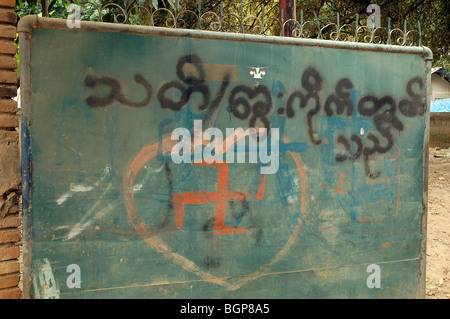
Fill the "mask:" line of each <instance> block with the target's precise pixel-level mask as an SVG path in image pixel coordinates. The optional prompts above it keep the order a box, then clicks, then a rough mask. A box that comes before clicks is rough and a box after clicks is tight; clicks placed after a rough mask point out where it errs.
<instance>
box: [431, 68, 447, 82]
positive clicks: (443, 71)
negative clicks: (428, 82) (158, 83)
mask: <svg viewBox="0 0 450 319" xmlns="http://www.w3.org/2000/svg"><path fill="white" fill-rule="evenodd" d="M431 74H436V75H439V76H440V77H441V78H443V79H445V80H447V81H449V82H450V72H448V71H447V70H446V69H444V68H432V69H431Z"/></svg>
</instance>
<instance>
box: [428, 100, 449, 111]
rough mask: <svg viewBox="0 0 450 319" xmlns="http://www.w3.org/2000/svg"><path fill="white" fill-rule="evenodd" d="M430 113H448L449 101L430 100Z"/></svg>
mask: <svg viewBox="0 0 450 319" xmlns="http://www.w3.org/2000/svg"><path fill="white" fill-rule="evenodd" d="M430 112H450V99H438V100H431V102H430Z"/></svg>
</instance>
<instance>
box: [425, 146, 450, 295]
mask: <svg viewBox="0 0 450 319" xmlns="http://www.w3.org/2000/svg"><path fill="white" fill-rule="evenodd" d="M427 225H428V226H427V259H426V278H427V279H426V280H427V281H426V298H428V299H450V148H446V149H439V148H430V153H429V166H428V222H427Z"/></svg>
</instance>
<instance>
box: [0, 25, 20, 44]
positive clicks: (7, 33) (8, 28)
mask: <svg viewBox="0 0 450 319" xmlns="http://www.w3.org/2000/svg"><path fill="white" fill-rule="evenodd" d="M0 38H4V39H12V40H14V39H15V38H16V27H15V26H14V25H6V24H3V25H2V24H0Z"/></svg>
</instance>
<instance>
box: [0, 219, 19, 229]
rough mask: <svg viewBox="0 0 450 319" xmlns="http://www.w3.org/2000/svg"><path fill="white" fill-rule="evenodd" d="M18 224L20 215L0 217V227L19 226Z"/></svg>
mask: <svg viewBox="0 0 450 319" xmlns="http://www.w3.org/2000/svg"><path fill="white" fill-rule="evenodd" d="M20 224H21V220H20V217H18V216H6V217H3V218H0V229H4V228H12V227H19V226H20Z"/></svg>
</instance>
